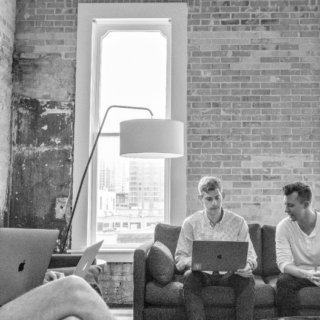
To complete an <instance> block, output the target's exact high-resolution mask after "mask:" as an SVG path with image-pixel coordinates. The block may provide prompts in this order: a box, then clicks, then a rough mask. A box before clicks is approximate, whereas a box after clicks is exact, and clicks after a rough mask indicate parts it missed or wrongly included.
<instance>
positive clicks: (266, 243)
mask: <svg viewBox="0 0 320 320" xmlns="http://www.w3.org/2000/svg"><path fill="white" fill-rule="evenodd" d="M261 231H262V252H263V255H262V265H263V275H264V276H273V275H278V274H279V272H280V271H279V269H278V266H277V260H276V241H275V236H276V227H275V226H269V225H264V226H262V228H261Z"/></svg>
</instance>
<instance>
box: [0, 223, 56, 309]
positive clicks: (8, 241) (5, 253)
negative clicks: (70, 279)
mask: <svg viewBox="0 0 320 320" xmlns="http://www.w3.org/2000/svg"><path fill="white" fill-rule="evenodd" d="M58 235H59V230H43V229H21V228H0V287H1V288H0V306H1V305H3V304H5V303H7V302H9V301H11V300H13V299H15V298H16V297H18V296H20V295H21V294H23V293H25V292H27V291H29V290H31V289H33V288H35V287H37V286H39V285H41V284H42V283H43V279H44V275H45V272H46V270H47V268H48V265H49V262H50V259H51V255H52V253H53V250H54V248H55V246H56V240H57V238H58Z"/></svg>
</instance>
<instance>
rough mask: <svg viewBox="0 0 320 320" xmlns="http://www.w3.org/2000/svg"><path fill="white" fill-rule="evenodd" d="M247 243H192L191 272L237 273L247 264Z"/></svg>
mask: <svg viewBox="0 0 320 320" xmlns="http://www.w3.org/2000/svg"><path fill="white" fill-rule="evenodd" d="M248 245H249V244H248V242H242V241H241V242H240V241H202V240H196V241H193V245H192V263H191V269H192V271H221V272H223V271H237V270H238V269H243V268H244V267H245V266H246V263H247V255H248Z"/></svg>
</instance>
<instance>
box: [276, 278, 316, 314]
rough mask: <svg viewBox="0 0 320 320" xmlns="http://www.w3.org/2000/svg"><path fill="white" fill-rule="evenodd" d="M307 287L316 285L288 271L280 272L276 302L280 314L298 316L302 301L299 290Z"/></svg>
mask: <svg viewBox="0 0 320 320" xmlns="http://www.w3.org/2000/svg"><path fill="white" fill-rule="evenodd" d="M305 287H316V285H315V284H314V283H312V282H311V281H309V280H308V279H301V278H297V277H294V276H292V275H290V274H287V273H280V274H279V278H278V281H277V294H276V303H277V307H278V309H279V312H280V316H282V317H285V316H298V315H299V307H300V301H299V298H298V291H299V290H300V289H302V288H305Z"/></svg>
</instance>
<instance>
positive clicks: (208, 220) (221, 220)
mask: <svg viewBox="0 0 320 320" xmlns="http://www.w3.org/2000/svg"><path fill="white" fill-rule="evenodd" d="M221 214H222V217H221V219H220V221H219V222H217V223H216V224H213V222H212V221H211V220H210V219H209V218H208V215H207V212H206V210H203V215H204V219H205V220H206V221H207V222H208V224H209V225H210V227H211V228H212V229H213V228H214V227H215V226H217V225H221V224H222V222H223V220H224V217H225V214H224V210H223V208H221Z"/></svg>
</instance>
